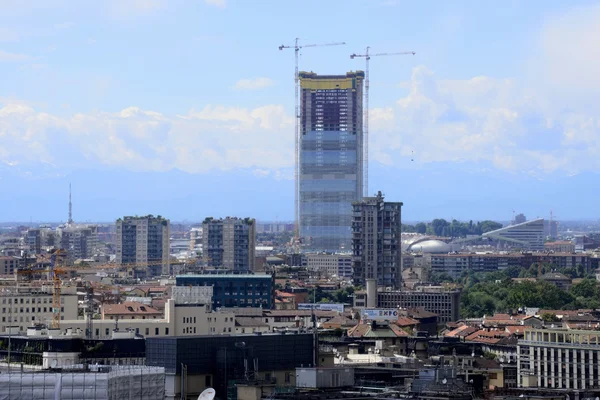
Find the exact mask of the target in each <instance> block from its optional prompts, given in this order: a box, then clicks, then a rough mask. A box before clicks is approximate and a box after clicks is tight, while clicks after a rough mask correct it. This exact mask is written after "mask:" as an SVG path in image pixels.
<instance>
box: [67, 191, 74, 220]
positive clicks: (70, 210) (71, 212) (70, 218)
mask: <svg viewBox="0 0 600 400" xmlns="http://www.w3.org/2000/svg"><path fill="white" fill-rule="evenodd" d="M67 224H68V225H72V224H73V203H72V202H71V183H69V220H68V221H67Z"/></svg>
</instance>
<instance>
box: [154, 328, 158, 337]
mask: <svg viewBox="0 0 600 400" xmlns="http://www.w3.org/2000/svg"><path fill="white" fill-rule="evenodd" d="M154 334H155V335H156V336H158V328H154Z"/></svg>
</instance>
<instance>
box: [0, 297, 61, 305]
mask: <svg viewBox="0 0 600 400" xmlns="http://www.w3.org/2000/svg"><path fill="white" fill-rule="evenodd" d="M30 299H31V304H36V303H37V304H42V303H43V304H46V303H52V298H51V297H29V298H25V299H23V298H22V297H21V298H8V299H7V298H3V299H2V304H7V303H8V304H30V301H29V300H30ZM36 300H37V301H36Z"/></svg>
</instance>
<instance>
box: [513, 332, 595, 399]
mask: <svg viewBox="0 0 600 400" xmlns="http://www.w3.org/2000/svg"><path fill="white" fill-rule="evenodd" d="M517 357H518V364H517V368H518V371H517V376H518V379H519V387H524V388H527V387H539V388H553V389H554V388H555V389H567V390H572V391H576V390H578V389H591V388H597V387H599V386H600V376H599V374H600V372H599V371H600V332H598V331H595V330H567V329H528V330H526V331H525V336H524V338H523V340H519V342H518V345H517Z"/></svg>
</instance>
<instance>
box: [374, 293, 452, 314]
mask: <svg viewBox="0 0 600 400" xmlns="http://www.w3.org/2000/svg"><path fill="white" fill-rule="evenodd" d="M377 307H379V308H397V307H399V308H407V309H424V310H425V311H428V312H431V313H434V314H437V316H438V323H446V322H453V321H457V320H458V319H459V318H460V290H459V289H450V288H444V287H441V286H421V287H417V288H416V289H415V290H401V291H383V292H378V293H377Z"/></svg>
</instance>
